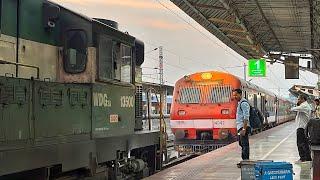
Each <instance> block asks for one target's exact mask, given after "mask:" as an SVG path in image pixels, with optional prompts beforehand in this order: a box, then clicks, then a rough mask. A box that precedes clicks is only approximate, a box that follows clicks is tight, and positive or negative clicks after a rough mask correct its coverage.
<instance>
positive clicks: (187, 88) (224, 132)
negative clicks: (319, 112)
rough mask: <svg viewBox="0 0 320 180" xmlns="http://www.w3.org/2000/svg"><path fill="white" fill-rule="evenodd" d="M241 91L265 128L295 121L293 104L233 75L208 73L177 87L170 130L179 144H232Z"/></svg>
mask: <svg viewBox="0 0 320 180" xmlns="http://www.w3.org/2000/svg"><path fill="white" fill-rule="evenodd" d="M237 88H240V89H242V90H243V95H244V97H245V98H246V99H247V100H248V101H249V103H250V105H251V106H254V107H256V108H257V109H258V110H259V111H260V112H261V114H262V116H263V117H262V119H261V121H262V122H263V127H270V126H275V125H277V124H280V123H283V122H286V121H289V120H292V119H293V118H294V114H292V113H288V112H287V111H286V109H288V108H290V107H291V105H292V103H291V102H289V101H287V100H284V99H282V98H280V97H278V96H276V95H275V94H273V93H271V92H268V91H266V90H264V89H262V88H260V87H258V86H256V85H254V84H252V83H250V82H248V81H244V80H242V79H240V78H238V77H236V76H234V75H232V74H228V73H224V72H217V71H208V72H199V73H194V74H191V75H187V76H184V77H183V78H181V79H179V80H178V81H177V82H176V84H175V87H174V94H173V101H172V106H171V114H170V126H171V129H172V131H173V133H174V134H175V137H176V140H179V139H185V140H216V141H222V142H225V141H231V140H234V139H235V137H236V135H237V130H236V109H237V101H236V100H234V99H233V98H232V90H233V89H237Z"/></svg>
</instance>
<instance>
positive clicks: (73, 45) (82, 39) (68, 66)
mask: <svg viewBox="0 0 320 180" xmlns="http://www.w3.org/2000/svg"><path fill="white" fill-rule="evenodd" d="M87 48H88V40H87V34H86V32H85V31H83V30H76V29H72V30H68V31H67V32H66V33H65V41H64V69H65V71H66V72H67V73H72V74H76V73H81V72H83V71H84V70H85V69H86V64H87Z"/></svg>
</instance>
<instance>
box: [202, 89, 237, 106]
mask: <svg viewBox="0 0 320 180" xmlns="http://www.w3.org/2000/svg"><path fill="white" fill-rule="evenodd" d="M210 89H211V91H210V94H209V96H208V103H212V104H214V103H226V102H230V99H231V93H232V91H231V86H214V87H212V88H210Z"/></svg>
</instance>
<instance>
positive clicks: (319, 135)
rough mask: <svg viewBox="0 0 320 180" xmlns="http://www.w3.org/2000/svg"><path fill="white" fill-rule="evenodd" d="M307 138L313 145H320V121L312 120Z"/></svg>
mask: <svg viewBox="0 0 320 180" xmlns="http://www.w3.org/2000/svg"><path fill="white" fill-rule="evenodd" d="M305 131H306V136H307V137H308V139H309V140H310V143H311V145H320V119H319V118H312V119H310V120H309V122H308V124H307V127H306V130H305Z"/></svg>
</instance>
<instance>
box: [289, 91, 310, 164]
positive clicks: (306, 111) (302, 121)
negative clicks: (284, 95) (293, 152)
mask: <svg viewBox="0 0 320 180" xmlns="http://www.w3.org/2000/svg"><path fill="white" fill-rule="evenodd" d="M311 110H312V108H311V106H310V105H309V103H308V102H307V96H305V95H299V97H298V106H296V107H293V108H291V111H296V112H297V116H296V123H297V146H298V151H299V156H300V160H298V161H297V162H305V161H311V153H310V147H309V144H308V140H307V138H306V135H305V133H304V132H305V128H306V126H307V124H308V122H309V119H310V117H311Z"/></svg>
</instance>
